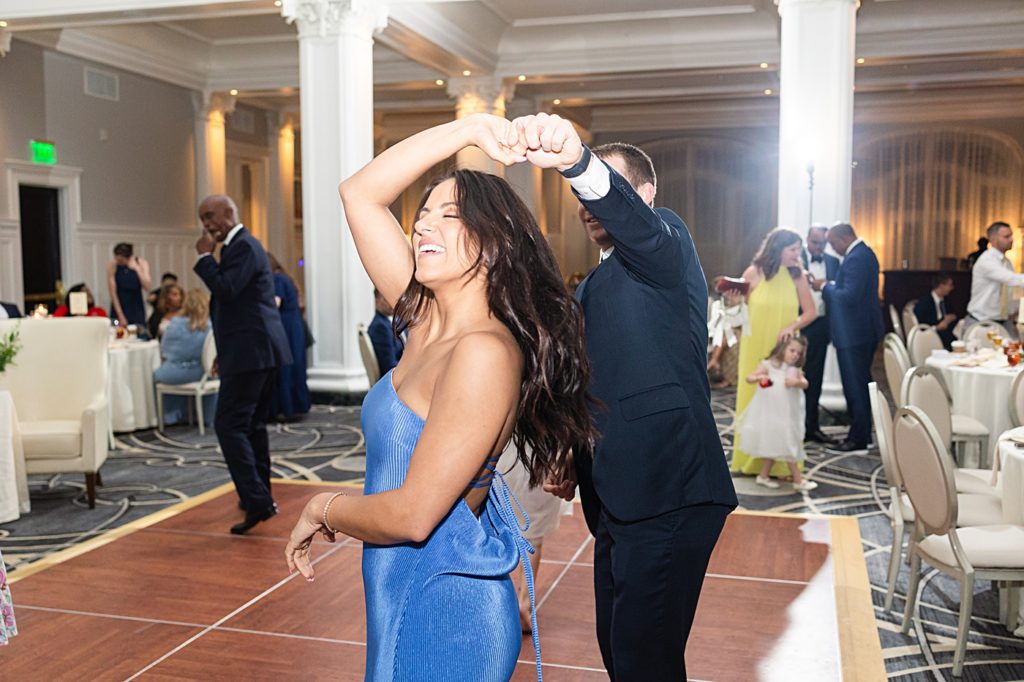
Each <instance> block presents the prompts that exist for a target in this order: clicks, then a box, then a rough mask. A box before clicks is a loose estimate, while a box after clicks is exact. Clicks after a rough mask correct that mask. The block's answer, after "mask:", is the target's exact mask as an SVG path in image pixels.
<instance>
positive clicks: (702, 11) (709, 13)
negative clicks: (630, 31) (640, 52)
mask: <svg viewBox="0 0 1024 682" xmlns="http://www.w3.org/2000/svg"><path fill="white" fill-rule="evenodd" d="M757 11H758V9H757V7H754V6H753V5H725V6H720V7H713V6H712V7H689V8H680V9H669V10H650V11H646V12H614V13H608V14H577V15H572V16H557V17H544V18H533V19H515V20H513V21H512V22H511V23H512V26H514V27H515V28H537V27H539V26H577V27H579V26H583V25H585V24H606V23H615V24H618V23H623V22H627V21H664V20H666V19H693V18H696V17H719V16H726V15H735V14H756V13H757ZM503 18H504V17H503Z"/></svg>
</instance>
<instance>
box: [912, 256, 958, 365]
mask: <svg viewBox="0 0 1024 682" xmlns="http://www.w3.org/2000/svg"><path fill="white" fill-rule="evenodd" d="M952 291H953V277H952V275H949V274H947V273H941V274H938V275H936V276H935V278H934V279H932V293H931V296H922V297H921V298H919V299H917V303H915V304H914V315H915V316H916V317H917V321H918V322H920V323H921V324H930V325H932V326H934V327H935V331H937V332H938V333H939V338H940V339H942V345H944V346H945V347H946V350H949V349H950V348H951V347H952V344H953V325H955V324H956V315H954V314H952V313H950V312H949V311H948V310H947V308H946V297H947V296H949V294H950V292H952Z"/></svg>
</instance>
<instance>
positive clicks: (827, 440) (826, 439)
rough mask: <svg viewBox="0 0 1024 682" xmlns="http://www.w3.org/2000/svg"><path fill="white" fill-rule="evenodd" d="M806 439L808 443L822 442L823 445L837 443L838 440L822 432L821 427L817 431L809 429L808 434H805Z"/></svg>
mask: <svg viewBox="0 0 1024 682" xmlns="http://www.w3.org/2000/svg"><path fill="white" fill-rule="evenodd" d="M804 440H805V441H807V442H808V443H821V444H823V445H835V444H836V441H835V439H834V438H832V437H830V436H826V435H825V434H824V433H822V432H821V429H818V430H817V431H808V432H807V435H806V436H804Z"/></svg>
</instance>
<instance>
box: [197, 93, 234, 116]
mask: <svg viewBox="0 0 1024 682" xmlns="http://www.w3.org/2000/svg"><path fill="white" fill-rule="evenodd" d="M236 102H237V98H236V97H235V96H234V95H232V94H229V93H227V92H220V91H211V90H204V91H202V92H193V93H192V107H193V108H194V109H195V112H196V116H198V117H199V118H209V117H210V116H211V115H213V114H220V116H221V117H224V116H226V115H227V114H230V113H231V112H233V111H234V110H235V103H236Z"/></svg>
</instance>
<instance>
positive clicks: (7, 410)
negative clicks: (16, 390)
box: [0, 391, 29, 523]
mask: <svg viewBox="0 0 1024 682" xmlns="http://www.w3.org/2000/svg"><path fill="white" fill-rule="evenodd" d="M28 511H29V499H28V480H27V479H26V477H25V453H24V452H22V449H21V434H20V433H19V432H18V415H17V413H16V412H15V411H14V400H12V399H11V394H10V392H9V391H0V523H7V522H8V521H14V520H15V519H17V518H18V517H19V516H21V515H22V514H26V513H28Z"/></svg>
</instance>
